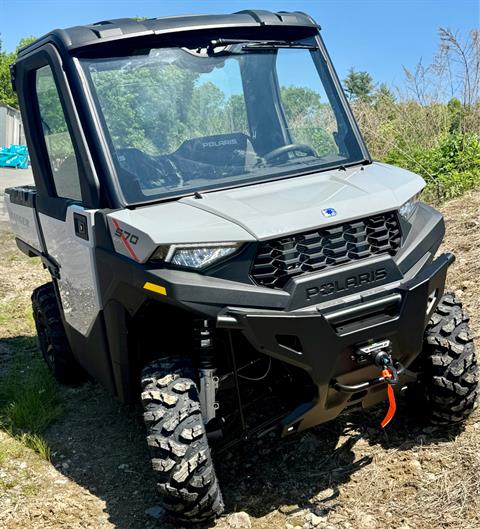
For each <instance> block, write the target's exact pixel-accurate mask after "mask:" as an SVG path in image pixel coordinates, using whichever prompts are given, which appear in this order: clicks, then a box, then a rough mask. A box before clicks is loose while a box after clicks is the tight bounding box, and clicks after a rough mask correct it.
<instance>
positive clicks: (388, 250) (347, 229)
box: [251, 212, 401, 288]
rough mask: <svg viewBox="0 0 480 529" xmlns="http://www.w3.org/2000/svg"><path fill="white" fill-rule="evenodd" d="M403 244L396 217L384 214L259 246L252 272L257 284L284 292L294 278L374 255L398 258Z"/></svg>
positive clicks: (298, 234)
mask: <svg viewBox="0 0 480 529" xmlns="http://www.w3.org/2000/svg"><path fill="white" fill-rule="evenodd" d="M400 244H401V231H400V225H399V222H398V219H397V215H396V214H395V213H393V212H390V213H382V214H381V215H375V216H374V217H369V218H366V219H361V220H355V221H353V222H346V223H345V224H339V225H336V226H329V227H328V228H321V229H317V230H314V231H309V232H306V233H297V234H294V235H290V236H288V237H282V238H280V239H273V240H271V241H265V242H263V243H261V244H260V245H259V248H258V250H257V255H256V257H255V261H254V264H253V268H252V272H251V275H252V278H253V279H254V281H255V282H256V283H257V284H259V285H263V286H266V287H271V288H282V287H284V286H285V284H286V283H287V282H288V280H289V279H290V278H291V277H294V276H299V275H302V274H308V273H310V272H318V271H319V270H324V269H325V268H331V267H332V266H337V265H342V264H346V263H350V262H352V261H358V260H360V259H366V258H368V257H372V256H374V255H379V254H388V255H395V254H396V253H397V250H398V248H399V247H400Z"/></svg>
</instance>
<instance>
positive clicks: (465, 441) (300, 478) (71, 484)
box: [0, 192, 480, 529]
mask: <svg viewBox="0 0 480 529" xmlns="http://www.w3.org/2000/svg"><path fill="white" fill-rule="evenodd" d="M442 209H443V211H444V213H445V216H446V219H447V233H448V235H447V237H446V240H445V243H444V245H443V249H444V250H450V251H453V252H455V253H456V255H457V262H456V263H455V265H454V267H453V268H452V269H451V271H450V274H449V286H450V288H452V289H453V290H455V291H459V293H460V294H461V296H462V298H463V300H464V303H465V305H466V307H467V308H468V310H469V312H470V314H471V316H472V319H473V328H474V332H475V333H476V344H477V350H478V349H479V347H480V340H479V334H480V333H479V329H480V327H479V324H480V285H479V282H480V273H479V272H480V213H479V212H480V192H475V193H471V194H468V195H467V196H464V197H462V198H461V199H457V200H454V201H452V202H450V203H449V204H447V205H445V206H444V207H443V208H442ZM45 280H46V274H45V272H44V271H43V270H42V269H41V267H40V265H39V264H38V263H34V264H32V263H31V262H30V261H29V260H28V259H27V258H24V257H23V256H21V255H20V254H19V253H18V252H17V251H16V249H15V245H14V242H13V238H12V236H11V234H10V233H9V232H8V227H7V225H6V224H4V223H1V222H0V308H2V307H3V312H1V311H0V314H5V309H6V308H7V309H8V314H9V316H8V317H5V316H3V319H2V317H1V316H0V362H2V360H3V362H7V361H8V358H9V356H10V355H11V353H12V350H13V348H14V347H16V346H17V344H18V341H19V340H24V341H25V340H27V341H29V342H28V343H30V344H31V345H30V347H31V350H32V351H31V354H32V355H38V352H37V351H36V349H35V345H34V343H35V342H34V341H33V340H34V338H33V336H34V332H33V325H32V319H31V315H30V314H29V308H28V307H29V296H30V292H31V290H32V288H33V287H35V286H36V285H38V284H41V283H42V282H44V281H45ZM21 337H24V338H21ZM62 396H63V400H64V405H65V413H64V415H63V416H62V418H61V419H59V420H58V421H57V422H56V423H55V424H54V425H53V426H52V427H51V428H50V429H49V430H48V431H47V433H46V435H45V437H46V439H47V441H48V443H49V444H50V446H51V448H52V458H51V462H47V461H45V460H42V459H40V458H39V457H38V456H37V454H35V453H34V452H32V451H31V450H29V449H22V448H20V447H19V446H18V444H15V442H14V441H13V440H12V439H11V438H9V437H8V435H7V434H6V433H1V432H0V448H2V447H3V453H4V454H5V453H6V454H7V457H5V456H4V458H3V460H2V459H0V527H1V528H4V529H24V528H25V529H47V528H52V529H60V528H69V529H80V528H84V529H86V528H91V529H107V528H118V529H153V528H162V529H170V528H171V526H170V524H169V523H168V522H167V521H166V520H165V519H164V517H163V513H162V510H161V508H160V507H159V503H158V500H157V498H156V495H155V485H154V480H153V477H152V475H151V473H150V470H149V461H148V456H147V451H146V447H145V440H144V433H143V428H142V424H141V416H140V413H139V409H138V408H137V407H125V406H122V405H120V404H119V403H118V402H116V401H115V400H114V399H113V398H111V397H110V396H108V395H107V394H106V393H105V392H104V391H103V390H102V389H101V388H100V387H98V386H96V385H94V384H87V385H85V386H83V387H80V388H75V389H68V388H64V389H62ZM399 408H400V409H399V412H398V415H397V417H396V418H395V420H394V422H393V424H392V425H391V426H390V427H388V428H387V430H386V431H381V430H380V428H379V426H378V425H379V421H380V419H381V417H382V415H383V413H384V411H385V410H384V407H380V408H378V409H376V410H373V411H372V412H368V413H367V412H358V413H356V414H354V415H351V416H348V417H346V418H341V419H339V420H337V421H335V422H333V423H331V424H328V425H325V426H322V427H318V428H316V429H314V430H312V431H310V432H307V433H305V434H303V435H298V436H296V437H293V438H290V439H288V440H286V441H282V440H277V439H273V438H264V439H262V440H261V441H257V442H255V443H250V444H249V445H245V446H241V447H240V448H237V449H236V450H235V451H233V452H229V453H226V454H223V455H222V458H221V459H220V460H219V461H217V470H218V474H219V478H220V480H221V483H222V488H223V491H224V496H225V500H226V504H227V515H226V516H225V517H223V518H222V519H221V520H219V522H217V524H216V525H215V527H216V528H217V529H224V528H228V527H251V528H253V529H277V528H279V529H303V528H304V527H305V528H307V529H308V528H311V527H314V526H315V527H319V528H323V529H387V528H388V529H447V528H449V529H478V528H479V527H480V480H479V479H478V476H479V473H480V413H479V412H478V411H477V412H476V413H475V414H474V415H473V417H472V418H471V419H470V420H469V421H468V423H467V424H466V425H465V427H464V428H463V429H462V430H461V431H445V430H443V429H441V428H436V427H430V426H425V425H423V426H422V425H421V424H420V423H419V422H418V420H417V419H416V418H415V417H412V416H409V415H408V414H407V412H406V410H405V409H404V407H403V406H402V405H401V404H400V406H399ZM0 452H1V450H0ZM240 511H243V512H244V513H246V515H242V517H240V518H235V517H232V513H234V512H240ZM239 519H240V520H243V521H244V524H245V525H241V524H239V523H238V520H239ZM236 523H237V525H235V524H236Z"/></svg>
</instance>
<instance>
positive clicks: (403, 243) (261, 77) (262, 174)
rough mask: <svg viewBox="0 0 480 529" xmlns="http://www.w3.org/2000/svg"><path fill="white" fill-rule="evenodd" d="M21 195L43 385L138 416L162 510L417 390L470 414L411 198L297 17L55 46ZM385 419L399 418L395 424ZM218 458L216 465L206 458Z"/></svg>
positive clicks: (213, 511) (82, 31) (128, 28)
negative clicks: (230, 468) (369, 143)
mask: <svg viewBox="0 0 480 529" xmlns="http://www.w3.org/2000/svg"><path fill="white" fill-rule="evenodd" d="M11 73H12V81H13V85H14V88H15V90H16V91H17V93H18V97H19V101H20V107H21V111H22V117H23V122H24V126H25V134H26V137H27V140H28V147H29V152H30V156H31V163H32V167H33V172H34V177H35V187H17V188H12V189H9V190H7V193H6V203H7V207H8V211H9V214H10V219H11V224H12V227H13V230H14V231H15V233H16V237H17V243H18V247H19V248H20V249H21V250H22V251H23V252H25V253H26V254H27V255H29V256H39V257H40V258H41V260H42V261H43V263H44V265H45V267H46V268H48V270H49V272H50V273H51V276H52V281H51V282H50V283H48V284H46V285H43V286H41V287H40V288H38V289H36V290H35V292H34V293H33V296H32V301H33V314H34V318H35V323H36V326H37V330H38V336H39V342H40V347H41V351H42V353H43V355H44V357H45V360H46V361H47V363H48V365H49V367H50V368H51V370H52V371H53V373H54V374H55V376H56V377H57V378H58V379H59V380H60V381H62V382H67V383H70V382H76V381H78V380H79V379H81V378H82V376H83V375H84V374H85V372H86V373H88V375H90V377H93V378H94V379H96V380H97V381H98V382H99V383H101V384H103V385H104V386H105V387H106V388H108V389H109V390H110V391H111V392H112V393H114V394H115V395H117V396H118V398H119V399H121V400H122V401H125V402H130V401H135V400H137V399H140V398H141V401H142V403H143V407H144V418H145V423H146V429H147V442H148V445H149V447H150V449H151V456H152V464H153V470H154V472H155V473H156V476H157V480H158V487H159V490H160V493H161V494H162V495H163V498H164V504H165V508H166V509H167V510H168V511H169V512H171V513H173V515H174V516H176V517H177V518H178V519H179V520H181V521H182V522H188V521H190V522H201V521H205V520H209V519H211V518H213V517H214V516H216V515H219V514H220V513H221V512H222V510H223V508H224V506H223V500H222V495H221V492H220V487H219V483H218V479H217V477H216V474H215V471H214V465H213V462H212V455H211V449H212V450H214V451H215V450H219V451H220V450H222V449H225V448H226V447H231V446H232V443H234V442H237V441H238V440H240V439H248V438H252V437H254V436H262V435H265V434H266V433H267V432H269V434H270V435H272V432H278V435H281V436H289V435H293V434H295V433H297V432H301V431H302V430H305V429H306V428H310V427H312V426H315V425H318V424H320V423H324V422H326V421H330V420H332V419H334V418H335V417H337V416H338V415H339V414H341V413H346V412H349V411H351V410H355V409H357V408H367V407H368V406H371V405H373V404H376V403H380V402H382V401H384V400H385V399H386V398H387V389H388V388H390V389H389V390H388V393H390V401H391V410H390V411H393V408H392V407H393V398H394V392H393V391H392V388H393V390H394V391H395V393H398V392H399V391H402V390H404V389H406V391H407V392H409V391H410V393H411V395H412V399H413V400H414V405H415V407H416V408H417V409H421V410H423V411H424V412H425V413H426V414H428V415H429V416H430V418H431V419H432V420H434V421H435V422H437V423H442V424H450V423H459V422H461V421H463V420H464V419H465V418H466V417H467V416H468V415H469V414H470V412H471V411H472V409H473V408H474V405H475V399H476V396H477V367H476V360H475V353H474V347H473V342H472V338H471V335H470V331H469V327H468V319H467V317H466V316H465V314H464V312H463V309H462V306H461V304H460V302H459V301H457V299H456V298H455V297H454V295H453V294H451V293H444V284H445V276H446V273H447V269H448V267H449V266H450V264H451V263H452V262H453V261H454V256H453V255H452V254H450V253H445V254H441V255H439V256H438V257H435V254H436V252H437V250H438V248H439V245H440V243H441V241H442V237H443V235H444V222H443V219H442V216H441V214H440V213H439V212H438V211H436V210H435V209H433V208H432V207H430V206H429V205H427V204H425V203H422V202H419V201H418V194H419V193H420V192H421V191H422V188H423V187H424V181H423V180H422V178H420V177H419V176H417V175H415V174H413V173H411V172H409V171H406V170H403V169H400V168H396V167H392V166H389V165H386V164H383V163H378V162H374V161H372V159H371V158H370V155H369V153H368V150H367V147H366V146H365V143H364V141H363V139H362V136H361V134H360V131H359V129H358V126H357V124H356V122H355V119H354V117H353V115H352V111H351V109H350V108H349V105H348V102H347V100H346V98H345V95H344V93H343V91H342V88H341V85H340V82H339V80H338V77H337V75H336V73H335V70H334V68H333V66H332V63H331V61H330V58H329V55H328V53H327V50H326V48H325V46H324V43H323V40H322V38H321V36H320V32H319V26H318V25H317V24H316V23H315V21H314V20H312V18H311V17H309V16H308V15H306V14H303V13H299V12H292V13H286V12H280V13H271V12H267V11H241V12H238V13H235V14H231V15H209V16H206V15H198V16H180V17H170V18H157V19H151V20H141V21H137V20H131V19H121V20H112V21H104V22H99V23H96V24H92V25H89V26H77V27H73V28H70V29H66V30H55V31H52V32H51V33H49V34H48V35H46V36H44V37H42V38H40V39H38V40H37V41H36V42H34V43H32V44H30V45H28V46H27V47H25V48H23V49H22V50H21V51H20V53H19V56H18V59H17V61H16V63H15V64H14V65H13V68H12V72H11ZM390 415H391V413H390ZM210 447H211V448H210Z"/></svg>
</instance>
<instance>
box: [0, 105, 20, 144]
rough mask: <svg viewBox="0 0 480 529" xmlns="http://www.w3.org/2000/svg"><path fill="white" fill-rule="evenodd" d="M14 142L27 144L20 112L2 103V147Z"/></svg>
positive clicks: (0, 125) (0, 114)
mask: <svg viewBox="0 0 480 529" xmlns="http://www.w3.org/2000/svg"><path fill="white" fill-rule="evenodd" d="M12 143H14V144H16V145H25V136H24V134H23V125H22V118H21V116H20V112H19V111H18V110H16V109H14V108H12V107H9V106H7V105H3V104H2V103H0V147H9V146H10V145H11V144H12Z"/></svg>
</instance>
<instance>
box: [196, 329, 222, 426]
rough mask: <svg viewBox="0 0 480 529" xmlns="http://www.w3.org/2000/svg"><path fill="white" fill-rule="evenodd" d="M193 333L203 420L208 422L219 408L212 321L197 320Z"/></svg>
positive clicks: (213, 417)
mask: <svg viewBox="0 0 480 529" xmlns="http://www.w3.org/2000/svg"><path fill="white" fill-rule="evenodd" d="M193 333H194V334H193V349H194V351H195V359H196V363H197V368H198V374H199V381H200V388H199V389H200V391H199V398H200V407H201V409H202V415H203V421H204V423H205V424H208V423H209V422H210V421H212V420H213V419H215V417H216V412H217V409H218V403H217V402H216V392H217V388H218V377H217V376H216V364H215V353H214V330H213V324H212V321H210V320H196V321H195V322H194V327H193Z"/></svg>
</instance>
